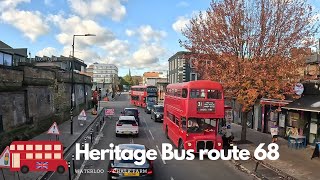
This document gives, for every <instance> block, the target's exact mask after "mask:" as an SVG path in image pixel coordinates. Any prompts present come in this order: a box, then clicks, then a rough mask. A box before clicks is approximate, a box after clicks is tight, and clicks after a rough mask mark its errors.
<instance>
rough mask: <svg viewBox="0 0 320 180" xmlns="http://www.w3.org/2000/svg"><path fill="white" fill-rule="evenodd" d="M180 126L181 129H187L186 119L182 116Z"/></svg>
mask: <svg viewBox="0 0 320 180" xmlns="http://www.w3.org/2000/svg"><path fill="white" fill-rule="evenodd" d="M181 128H182V129H183V130H187V120H186V118H185V117H182V118H181Z"/></svg>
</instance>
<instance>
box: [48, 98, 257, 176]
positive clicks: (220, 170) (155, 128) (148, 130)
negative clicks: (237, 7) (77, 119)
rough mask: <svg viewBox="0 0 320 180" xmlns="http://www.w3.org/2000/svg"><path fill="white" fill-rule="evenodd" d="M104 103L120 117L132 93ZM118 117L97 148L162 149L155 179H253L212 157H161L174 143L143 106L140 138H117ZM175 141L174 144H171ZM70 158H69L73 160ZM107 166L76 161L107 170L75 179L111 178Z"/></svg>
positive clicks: (78, 164)
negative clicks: (136, 146) (132, 146)
mask: <svg viewBox="0 0 320 180" xmlns="http://www.w3.org/2000/svg"><path fill="white" fill-rule="evenodd" d="M104 105H106V106H108V107H112V108H114V109H115V113H116V117H117V116H119V115H120V112H121V110H122V109H123V108H125V107H132V106H131V105H130V104H129V95H128V94H122V95H121V96H120V97H119V98H118V99H117V101H113V102H107V103H105V104H104ZM116 117H114V119H112V120H110V119H108V120H107V121H106V122H105V124H104V127H103V129H102V130H101V133H100V135H99V136H98V137H97V139H98V140H97V141H96V144H95V145H94V148H95V149H98V150H101V149H109V144H110V143H114V144H116V145H117V144H124V143H126V144H129V143H136V144H144V145H145V146H147V147H148V148H149V149H155V150H157V152H158V158H157V159H156V160H155V162H154V171H155V172H154V174H155V178H154V179H155V180H188V179H197V180H209V179H210V180H211V179H228V180H233V179H234V180H236V179H237V180H242V179H243V180H244V179H252V177H251V176H250V175H248V174H245V173H243V172H241V171H239V170H237V169H236V168H235V167H234V165H233V164H232V163H231V162H228V161H222V160H217V161H211V160H209V159H204V160H198V159H197V158H195V160H192V161H188V160H182V161H178V160H170V161H163V160H162V159H161V157H160V153H161V147H162V143H171V142H170V140H168V139H167V138H166V137H165V135H164V132H163V131H162V123H161V122H157V123H156V122H154V121H152V120H151V119H150V114H146V113H145V112H144V110H143V109H142V108H140V121H141V126H140V127H139V128H140V132H139V133H140V134H139V137H131V136H129V137H128V136H123V137H115V122H116ZM171 144H172V143H171ZM70 157H71V156H69V157H67V158H68V160H70ZM107 167H108V160H104V161H102V160H97V161H92V160H88V161H86V162H83V161H75V168H76V169H81V168H83V169H95V170H96V171H104V173H82V174H78V175H77V174H76V175H74V176H72V177H73V179H75V180H105V179H107ZM50 179H51V180H58V179H68V174H67V173H65V174H63V175H59V174H57V173H55V174H54V175H53V176H52V177H51V178H50Z"/></svg>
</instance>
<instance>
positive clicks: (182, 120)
mask: <svg viewBox="0 0 320 180" xmlns="http://www.w3.org/2000/svg"><path fill="white" fill-rule="evenodd" d="M224 115H225V107H224V93H223V87H222V85H221V84H220V83H218V82H213V81H209V80H198V81H190V82H185V83H178V84H169V85H168V86H167V92H166V95H165V99H164V119H163V130H164V132H165V134H166V136H167V138H168V139H171V141H172V142H173V144H174V145H175V146H176V147H178V149H179V150H181V149H186V150H187V149H193V150H194V152H195V153H199V150H200V149H208V150H211V149H217V150H221V149H222V147H223V146H222V145H223V144H222V142H223V141H222V138H221V136H220V135H218V125H219V121H220V120H222V119H223V118H224Z"/></svg>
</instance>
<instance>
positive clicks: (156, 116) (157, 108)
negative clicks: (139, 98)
mask: <svg viewBox="0 0 320 180" xmlns="http://www.w3.org/2000/svg"><path fill="white" fill-rule="evenodd" d="M163 110H164V108H163V105H154V106H153V107H152V109H151V119H153V120H154V121H155V122H156V121H163Z"/></svg>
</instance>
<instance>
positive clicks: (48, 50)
mask: <svg viewBox="0 0 320 180" xmlns="http://www.w3.org/2000/svg"><path fill="white" fill-rule="evenodd" d="M36 55H37V56H40V57H42V56H48V57H51V56H59V55H58V51H57V50H56V49H55V48H53V47H46V48H44V49H42V50H40V51H39V52H37V53H36Z"/></svg>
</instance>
